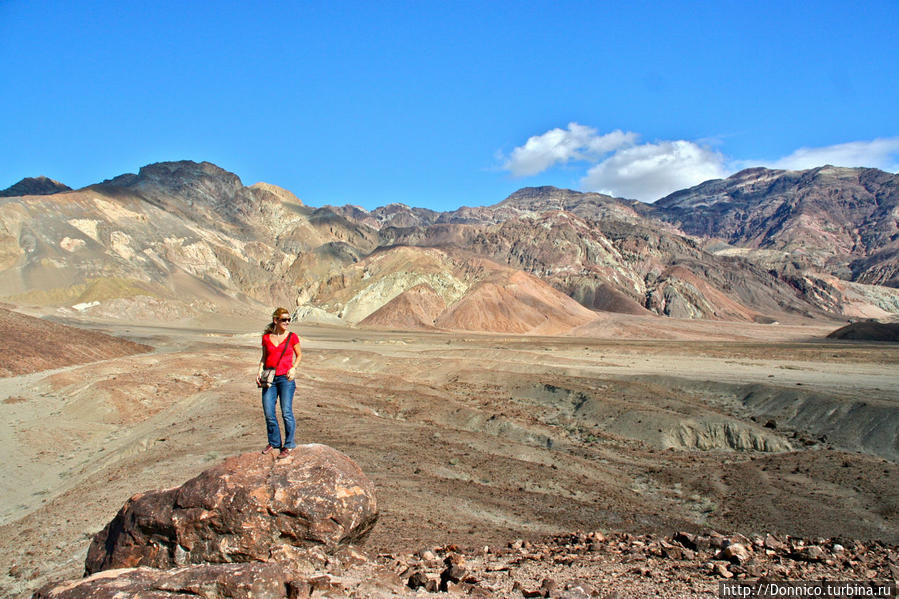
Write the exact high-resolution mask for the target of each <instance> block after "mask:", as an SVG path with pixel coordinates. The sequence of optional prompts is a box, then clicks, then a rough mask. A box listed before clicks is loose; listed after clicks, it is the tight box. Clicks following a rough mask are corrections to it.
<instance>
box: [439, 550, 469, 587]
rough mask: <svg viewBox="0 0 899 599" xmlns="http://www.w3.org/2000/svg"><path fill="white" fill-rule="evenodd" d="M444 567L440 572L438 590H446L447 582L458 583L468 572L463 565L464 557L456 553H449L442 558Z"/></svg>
mask: <svg viewBox="0 0 899 599" xmlns="http://www.w3.org/2000/svg"><path fill="white" fill-rule="evenodd" d="M443 563H444V564H445V565H446V569H444V570H443V572H441V573H440V590H441V591H446V590H447V589H448V588H449V583H453V584H458V583H460V582H462V579H463V578H465V576H466V575H467V574H468V570H467V569H466V567H465V558H464V557H462V556H461V555H459V554H457V553H451V554H450V555H448V556H446V559H444V560H443Z"/></svg>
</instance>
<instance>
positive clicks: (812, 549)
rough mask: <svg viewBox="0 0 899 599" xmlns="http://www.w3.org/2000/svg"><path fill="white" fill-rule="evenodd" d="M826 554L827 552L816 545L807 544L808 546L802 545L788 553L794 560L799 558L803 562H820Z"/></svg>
mask: <svg viewBox="0 0 899 599" xmlns="http://www.w3.org/2000/svg"><path fill="white" fill-rule="evenodd" d="M826 555H827V554H826V553H825V552H824V550H823V549H821V548H820V547H818V546H817V545H809V546H808V547H803V548H801V549H799V550H797V551H794V552H793V553H791V554H790V557H792V558H793V559H795V560H801V561H804V562H820V561H824V558H825V557H826Z"/></svg>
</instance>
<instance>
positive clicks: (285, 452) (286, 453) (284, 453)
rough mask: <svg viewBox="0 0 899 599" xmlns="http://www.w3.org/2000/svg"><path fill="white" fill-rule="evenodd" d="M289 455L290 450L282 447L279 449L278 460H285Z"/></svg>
mask: <svg viewBox="0 0 899 599" xmlns="http://www.w3.org/2000/svg"><path fill="white" fill-rule="evenodd" d="M289 455H290V448H289V447H282V448H281V453H279V454H278V459H279V460H281V459H284V458H286V457H287V456H289Z"/></svg>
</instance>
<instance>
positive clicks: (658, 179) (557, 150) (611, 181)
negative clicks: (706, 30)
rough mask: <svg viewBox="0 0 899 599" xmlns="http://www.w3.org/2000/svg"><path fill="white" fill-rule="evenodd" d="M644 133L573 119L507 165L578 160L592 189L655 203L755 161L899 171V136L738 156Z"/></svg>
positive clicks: (527, 167)
mask: <svg viewBox="0 0 899 599" xmlns="http://www.w3.org/2000/svg"><path fill="white" fill-rule="evenodd" d="M638 139H639V135H638V134H636V133H633V132H624V131H621V130H620V129H619V130H616V131H612V132H611V133H607V134H605V135H600V134H599V133H598V132H597V130H596V129H594V128H593V127H588V126H585V125H580V124H578V123H569V124H568V128H567V129H560V128H556V129H551V130H549V131H547V132H546V133H542V134H540V135H535V136H533V137H531V138H529V139H528V140H527V142H526V143H525V144H524V145H522V146H519V147H517V148H515V149H514V150H513V151H512V153H511V154H510V155H509V156H508V157H506V156H503V155H499V156H498V157H499V159H500V160H501V161H504V162H503V165H502V168H503V169H504V170H507V171H509V172H510V173H512V174H513V175H516V176H529V175H536V174H538V173H542V172H543V171H545V170H547V169H549V168H551V167H553V166H556V165H559V164H565V163H567V162H569V161H572V160H577V161H582V162H586V163H588V164H591V165H592V166H591V167H590V169H589V170H588V171H587V174H586V176H584V177H583V178H582V179H581V180H580V187H581V188H582V189H584V190H586V191H598V192H601V193H606V194H609V195H613V196H618V197H626V198H635V199H638V200H642V201H644V202H654V201H656V200H658V199H659V198H662V197H665V196H666V195H668V194H670V193H672V192H675V191H678V190H680V189H685V188H688V187H692V186H694V185H698V184H699V183H702V182H703V181H708V180H709V179H721V178H724V177H726V176H728V175H730V174H732V173H734V172H736V171H737V170H740V169H743V168H747V167H750V166H767V167H770V168H779V169H789V170H803V169H809V168H815V167H819V166H823V165H825V164H832V165H835V166H849V167H854V166H864V167H875V168H880V169H883V170H886V171H890V172H896V171H899V137H890V138H881V139H874V140H870V141H853V142H848V143H843V144H837V145H833V146H826V147H821V148H800V149H798V150H796V151H795V152H793V153H792V154H790V155H789V156H785V157H783V158H780V159H777V160H773V161H772V160H767V161H766V160H734V159H730V158H729V157H725V156H724V155H723V154H722V153H721V152H718V151H716V150H714V149H713V146H714V145H718V143H720V142H716V141H715V140H711V139H709V140H701V141H686V140H675V141H667V140H664V141H659V142H656V143H647V144H639V145H637V141H638Z"/></svg>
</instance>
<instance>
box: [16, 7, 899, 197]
mask: <svg viewBox="0 0 899 599" xmlns="http://www.w3.org/2000/svg"><path fill="white" fill-rule="evenodd" d="M897 23H899V2H897V1H896V0H887V1H882V2H879V1H876V0H872V1H868V2H864V3H848V2H845V1H842V2H830V1H819V2H814V3H805V2H804V3H799V2H784V1H780V2H764V1H759V2H746V1H743V2H726V1H718V2H601V1H598V0H594V1H592V2H561V1H556V2H501V1H497V2H423V1H422V2H378V3H367V2H365V3H363V2H290V1H283V2H215V3H213V2H170V1H168V0H157V1H155V2H152V3H150V2H105V1H101V0H98V1H94V2H82V1H79V0H68V1H64V2H50V1H48V2H43V1H39V0H0V81H2V82H3V88H4V91H3V93H2V94H0V114H2V117H0V139H2V140H3V143H2V144H0V146H2V147H0V189H2V188H5V187H7V186H9V185H11V184H13V183H15V182H16V181H18V180H19V179H21V178H22V177H25V176H36V175H39V174H43V175H47V176H49V177H52V178H54V179H57V180H60V181H62V182H64V183H66V184H68V185H70V186H72V187H81V186H84V185H88V184H91V183H94V182H98V181H101V180H103V179H106V178H110V177H113V176H116V175H118V174H121V173H125V172H137V170H138V169H139V168H140V167H141V166H142V165H144V164H148V163H151V162H158V161H164V160H181V159H189V160H196V161H201V160H208V161H210V162H214V163H215V164H218V165H219V166H221V167H223V168H225V169H227V170H230V171H233V172H235V173H237V174H238V175H239V176H240V177H241V179H242V180H243V182H244V184H246V185H250V184H252V183H255V182H257V181H266V182H269V183H274V184H276V185H280V186H282V187H285V188H287V189H289V190H291V191H292V192H294V193H295V194H297V196H299V197H300V198H301V199H303V200H304V201H305V202H306V203H308V204H311V205H323V204H328V203H330V204H344V203H351V204H357V205H361V206H363V207H366V208H369V209H371V208H374V207H376V206H379V205H384V204H387V203H390V202H402V203H405V204H409V205H413V206H423V207H428V208H432V209H438V210H449V209H453V208H457V207H459V206H462V205H469V206H473V205H485V204H492V203H495V202H498V201H500V200H502V199H503V198H505V197H506V196H507V195H508V194H510V193H511V192H513V191H515V190H516V189H518V188H521V187H524V186H529V185H557V186H560V187H570V188H574V189H581V190H596V191H604V192H610V193H612V194H614V195H619V196H623V197H635V198H639V199H642V200H644V201H653V200H655V199H657V198H658V197H661V196H662V195H664V194H665V193H668V192H670V191H673V190H674V189H677V188H681V187H686V186H688V185H692V184H695V183H698V182H700V181H701V180H704V179H707V178H713V177H717V176H726V175H727V174H730V173H732V172H734V171H736V170H739V169H740V168H743V167H746V166H751V165H767V166H773V167H782V168H807V167H809V166H815V165H817V164H824V163H826V162H830V163H841V164H843V165H844V166H875V167H879V168H884V169H888V170H892V171H896V170H897V169H899V118H897V113H896V107H897V106H899V69H897V67H896V60H897V58H896V57H897V56H899V34H897V30H899V27H897Z"/></svg>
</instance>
